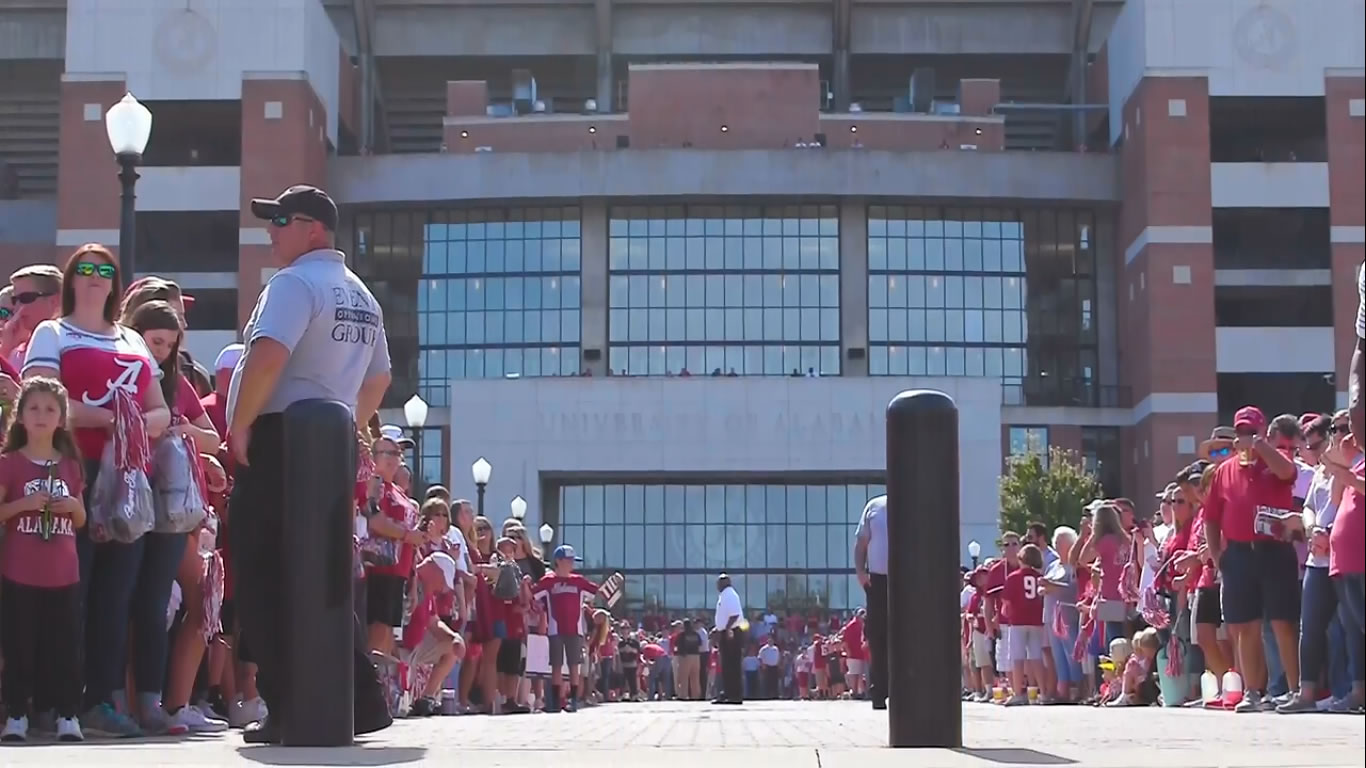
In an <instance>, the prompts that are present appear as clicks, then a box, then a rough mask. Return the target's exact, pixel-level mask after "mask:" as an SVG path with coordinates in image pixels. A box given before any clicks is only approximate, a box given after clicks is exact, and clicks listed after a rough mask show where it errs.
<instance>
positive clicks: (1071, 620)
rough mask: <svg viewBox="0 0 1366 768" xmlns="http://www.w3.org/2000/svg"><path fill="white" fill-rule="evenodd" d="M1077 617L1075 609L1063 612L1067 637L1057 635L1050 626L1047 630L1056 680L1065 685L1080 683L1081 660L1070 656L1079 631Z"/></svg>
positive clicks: (1060, 609)
mask: <svg viewBox="0 0 1366 768" xmlns="http://www.w3.org/2000/svg"><path fill="white" fill-rule="evenodd" d="M1055 610H1059V611H1063V610H1065V609H1063V608H1057V609H1055ZM1068 613H1070V614H1071V615H1070V616H1069V615H1068ZM1077 619H1078V617H1077V613H1076V611H1067V612H1065V613H1063V617H1062V620H1063V623H1064V624H1066V625H1067V637H1058V636H1057V635H1056V634H1055V633H1054V632H1053V630H1052V629H1051V628H1050V629H1049V630H1048V642H1049V645H1050V646H1051V647H1052V649H1053V666H1054V667H1055V668H1056V669H1057V674H1058V682H1060V683H1064V684H1067V685H1080V684H1081V662H1080V661H1077V660H1076V659H1074V658H1072V649H1073V648H1075V647H1077V634H1078V632H1079V631H1080V627H1079V626H1078V622H1077Z"/></svg>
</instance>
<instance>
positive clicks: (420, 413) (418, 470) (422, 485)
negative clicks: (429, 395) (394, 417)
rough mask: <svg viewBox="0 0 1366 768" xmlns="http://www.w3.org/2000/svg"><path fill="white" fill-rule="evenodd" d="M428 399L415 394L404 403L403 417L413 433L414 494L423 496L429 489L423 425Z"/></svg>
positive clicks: (424, 423)
mask: <svg viewBox="0 0 1366 768" xmlns="http://www.w3.org/2000/svg"><path fill="white" fill-rule="evenodd" d="M427 411H428V408H427V401H426V400H423V399H422V396H421V395H413V396H412V397H410V398H408V402H406V403H404V404H403V418H404V419H405V420H406V421H407V422H408V429H409V431H411V432H412V433H413V474H414V475H417V477H415V478H413V479H414V480H415V481H416V482H414V483H413V489H412V491H413V494H414V495H416V496H419V497H421V494H422V493H423V492H425V491H426V490H427V480H426V478H425V477H424V476H423V474H422V427H424V426H425V425H426V424H427Z"/></svg>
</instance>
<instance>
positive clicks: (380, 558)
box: [360, 503, 398, 568]
mask: <svg viewBox="0 0 1366 768" xmlns="http://www.w3.org/2000/svg"><path fill="white" fill-rule="evenodd" d="M378 514H380V511H379V509H378V507H376V506H375V505H374V504H373V503H372V504H371V505H370V515H369V516H371V517H373V516H374V515H378ZM360 560H361V562H362V563H364V564H366V565H372V566H377V567H380V568H387V567H389V566H391V565H397V564H398V542H397V541H394V540H393V539H386V538H384V537H383V536H373V535H372V536H371V537H370V538H368V539H366V540H365V541H364V542H362V543H361V545H360Z"/></svg>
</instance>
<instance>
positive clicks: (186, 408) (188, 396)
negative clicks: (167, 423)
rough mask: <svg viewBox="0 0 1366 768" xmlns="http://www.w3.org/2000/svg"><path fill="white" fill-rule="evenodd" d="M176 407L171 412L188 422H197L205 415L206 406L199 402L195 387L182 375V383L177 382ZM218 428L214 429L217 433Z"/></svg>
mask: <svg viewBox="0 0 1366 768" xmlns="http://www.w3.org/2000/svg"><path fill="white" fill-rule="evenodd" d="M175 386H176V389H175V407H174V408H172V409H171V412H172V413H173V414H174V415H176V416H184V417H185V420H186V421H195V420H197V419H198V418H199V417H200V416H203V415H204V404H203V403H201V402H199V393H198V392H196V391H194V385H193V384H191V383H190V380H189V379H188V378H186V377H185V374H183V373H182V374H181V375H180V381H177V382H176V385H175ZM217 429H218V427H214V430H215V431H217Z"/></svg>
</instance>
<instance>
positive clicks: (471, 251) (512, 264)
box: [417, 207, 580, 405]
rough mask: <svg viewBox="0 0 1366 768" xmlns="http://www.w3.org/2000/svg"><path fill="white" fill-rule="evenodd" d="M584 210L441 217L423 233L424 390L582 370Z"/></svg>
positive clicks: (429, 393) (442, 395)
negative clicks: (464, 380) (455, 383)
mask: <svg viewBox="0 0 1366 768" xmlns="http://www.w3.org/2000/svg"><path fill="white" fill-rule="evenodd" d="M579 228H580V222H579V209H578V208H573V207H564V208H559V207H556V208H495V209H478V210H468V211H440V212H436V213H434V214H433V215H432V217H431V218H430V220H429V221H428V223H427V224H426V226H425V228H424V230H423V237H424V249H423V259H422V280H421V283H420V285H419V286H418V295H417V334H418V345H419V354H420V357H419V360H418V376H419V391H420V392H421V393H422V396H423V397H424V398H427V399H428V401H429V402H431V403H432V404H433V405H446V404H447V400H448V397H449V394H448V392H447V387H446V384H447V382H449V380H450V379H458V378H497V377H502V376H510V375H517V376H571V375H574V374H576V373H578V372H579V327H580V322H579V307H580V304H579V302H580V292H579Z"/></svg>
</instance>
